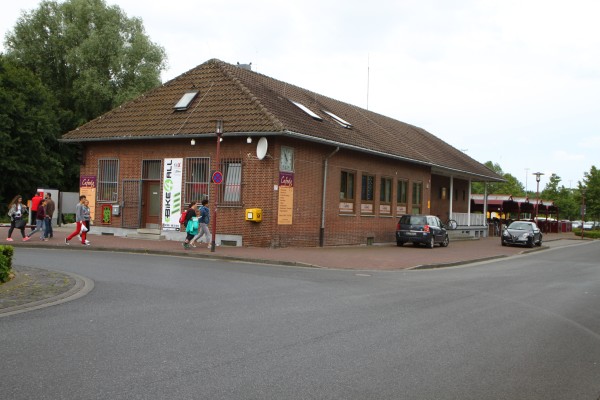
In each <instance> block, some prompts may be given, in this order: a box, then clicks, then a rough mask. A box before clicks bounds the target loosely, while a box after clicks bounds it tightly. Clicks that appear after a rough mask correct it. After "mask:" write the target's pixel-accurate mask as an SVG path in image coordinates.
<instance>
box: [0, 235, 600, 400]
mask: <svg viewBox="0 0 600 400" xmlns="http://www.w3.org/2000/svg"><path fill="white" fill-rule="evenodd" d="M599 255H600V242H585V243H584V244H582V245H576V246H569V247H565V248H561V249H560V250H553V249H550V250H546V251H544V252H538V253H533V254H531V255H525V256H517V257H515V258H511V259H506V260H502V261H496V262H491V263H482V264H480V265H475V266H469V267H460V268H447V269H442V270H423V271H368V272H366V271H351V270H328V269H314V268H296V267H282V266H268V265H254V264H251V263H228V262H225V261H211V260H199V259H190V258H183V257H167V256H150V255H136V254H122V253H107V252H92V251H90V252H72V251H71V252H69V251H64V250H47V249H46V250H44V249H23V250H22V251H19V252H18V253H17V256H16V261H15V262H16V264H19V265H30V266H32V267H38V268H40V267H43V268H50V269H60V270H63V271H66V272H69V273H75V274H78V275H81V276H85V277H88V278H91V279H92V280H93V281H94V284H95V286H94V289H93V290H92V291H91V292H90V293H89V294H88V295H86V296H84V297H82V298H80V299H78V300H76V301H72V302H68V303H64V304H61V305H59V306H55V307H49V308H45V309H41V310H36V311H31V312H27V313H23V314H17V315H11V316H7V317H4V318H1V319H0V341H1V343H2V344H3V345H2V347H1V348H0V360H2V366H3V368H2V370H3V373H2V375H3V378H2V379H1V380H0V393H2V394H3V397H4V398H7V399H15V400H17V399H33V398H35V399H59V398H60V399H165V398H169V399H200V398H207V399H249V398H255V399H259V398H260V399H283V398H285V399H311V398H313V399H323V398H329V399H367V398H368V399H434V398H435V399H436V400H437V399H484V398H485V399H590V400H596V399H598V398H599V397H600V312H599V311H598V310H600V266H598V261H597V260H598V256H599Z"/></svg>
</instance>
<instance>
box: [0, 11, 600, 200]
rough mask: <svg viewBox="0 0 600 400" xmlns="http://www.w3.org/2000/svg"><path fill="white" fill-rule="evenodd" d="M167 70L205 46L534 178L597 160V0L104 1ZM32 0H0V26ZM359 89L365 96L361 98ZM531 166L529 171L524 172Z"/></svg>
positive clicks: (573, 173)
mask: <svg viewBox="0 0 600 400" xmlns="http://www.w3.org/2000/svg"><path fill="white" fill-rule="evenodd" d="M107 3H108V4H117V5H119V7H121V9H123V11H124V12H125V13H126V14H127V15H128V16H129V17H134V16H135V17H139V18H141V19H142V20H143V21H144V26H145V28H146V31H147V33H148V35H149V36H150V38H151V39H152V40H153V41H154V42H156V43H158V44H160V45H162V46H163V47H164V48H165V49H166V51H167V54H168V57H169V70H168V71H166V72H165V73H164V74H163V80H165V81H166V80H169V79H172V78H175V77H176V76H178V75H180V74H182V73H184V72H185V71H187V70H189V69H191V68H193V67H195V66H196V65H198V64H201V63H203V62H205V61H206V60H209V59H211V58H218V59H220V60H223V61H225V62H229V63H232V64H235V63H236V62H240V63H250V62H252V68H253V70H254V71H257V72H260V73H262V74H265V75H268V76H270V77H273V78H276V79H279V80H283V81H286V82H289V83H291V84H294V85H298V86H301V87H304V88H306V89H310V90H312V91H314V92H317V93H320V94H322V95H326V96H329V97H333V98H335V99H338V100H341V101H344V102H347V103H350V104H354V105H357V106H360V107H365V108H366V107H367V106H368V108H369V109H370V110H372V111H375V112H378V113H381V114H384V115H387V116H390V117H392V118H395V119H398V120H401V121H404V122H407V123H410V124H413V125H417V126H419V127H421V128H424V129H426V130H428V131H429V132H431V133H433V134H434V135H436V136H438V137H440V138H441V139H443V140H444V141H446V142H448V143H449V144H451V145H453V146H454V147H456V148H458V149H461V150H464V151H466V152H467V154H469V155H470V156H471V157H473V158H475V159H476V160H478V161H480V162H486V161H490V160H491V161H493V162H495V163H499V164H500V166H501V167H502V168H503V170H504V171H505V172H509V173H511V174H512V175H514V176H515V177H517V178H518V179H519V180H520V181H521V182H522V183H523V185H525V184H526V181H527V186H528V188H529V189H530V190H532V189H533V190H534V189H535V187H534V186H535V178H534V177H533V176H532V175H531V174H532V173H533V172H536V171H541V172H544V173H546V177H545V178H542V181H541V186H540V188H543V186H544V185H545V183H546V182H547V177H548V176H549V175H550V174H551V173H556V174H557V175H559V176H560V177H561V178H562V184H563V185H565V186H566V187H576V184H577V181H579V180H581V179H582V178H583V173H584V172H587V171H589V170H590V168H591V166H592V165H596V167H600V165H599V164H600V163H599V162H598V161H599V160H600V157H598V154H599V152H600V24H599V23H598V21H597V19H598V15H600V2H597V1H594V0H572V1H569V2H564V1H554V0H546V1H541V0H539V1H538V0H520V1H510V0H504V1H492V0H489V1H488V0H482V1H475V0H473V1H468V0H453V1H443V0H414V1H413V0H410V1H405V0H397V1H394V2H389V1H380V0H374V1H355V0H345V1H341V0H336V1H332V0H320V1H314V0H303V1H292V0H290V1H280V0H264V1H263V0H258V1H254V2H249V1H245V0H244V1H242V0H233V1H203V0H202V1H198V0H196V1H192V0H180V1H177V2H167V1H161V0H159V1H152V2H148V1H145V0H119V1H110V0H109V1H107ZM38 4H39V1H38V0H20V1H19V2H14V3H9V4H8V5H7V4H4V5H3V7H2V9H3V10H2V15H0V30H1V31H2V33H3V34H5V33H6V32H7V31H8V30H10V29H12V27H13V26H14V24H15V22H16V20H17V18H18V17H19V15H20V12H21V10H31V9H34V8H36V7H37V5H38ZM367 99H368V104H367ZM527 171H528V177H527V178H526V174H527Z"/></svg>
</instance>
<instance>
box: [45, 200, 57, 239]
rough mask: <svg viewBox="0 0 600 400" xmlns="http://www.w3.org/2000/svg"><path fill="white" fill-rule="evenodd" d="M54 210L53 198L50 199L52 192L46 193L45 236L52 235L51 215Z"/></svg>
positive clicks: (49, 236)
mask: <svg viewBox="0 0 600 400" xmlns="http://www.w3.org/2000/svg"><path fill="white" fill-rule="evenodd" d="M55 210H56V205H55V204H54V200H52V193H46V237H47V238H51V237H54V232H53V230H52V217H53V216H54V211H55Z"/></svg>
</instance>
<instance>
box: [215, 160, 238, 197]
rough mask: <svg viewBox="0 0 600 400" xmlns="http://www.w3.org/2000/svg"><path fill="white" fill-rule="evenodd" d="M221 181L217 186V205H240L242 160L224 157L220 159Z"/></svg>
mask: <svg viewBox="0 0 600 400" xmlns="http://www.w3.org/2000/svg"><path fill="white" fill-rule="evenodd" d="M221 172H222V173H223V182H222V183H221V184H219V185H218V186H217V188H218V192H219V205H220V206H221V205H222V206H241V205H242V160H239V159H226V160H222V161H221Z"/></svg>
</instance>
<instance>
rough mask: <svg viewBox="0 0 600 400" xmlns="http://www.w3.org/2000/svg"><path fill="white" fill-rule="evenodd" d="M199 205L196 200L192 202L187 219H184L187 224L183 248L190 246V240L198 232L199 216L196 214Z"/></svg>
mask: <svg viewBox="0 0 600 400" xmlns="http://www.w3.org/2000/svg"><path fill="white" fill-rule="evenodd" d="M197 208H198V205H197V203H196V202H195V201H192V202H191V203H190V208H188V210H187V211H186V212H185V219H184V221H183V226H185V232H186V236H185V241H184V242H183V248H184V249H186V250H187V249H189V248H190V240H192V239H193V238H194V236H196V235H197V234H198V217H197V216H196V209H197Z"/></svg>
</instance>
